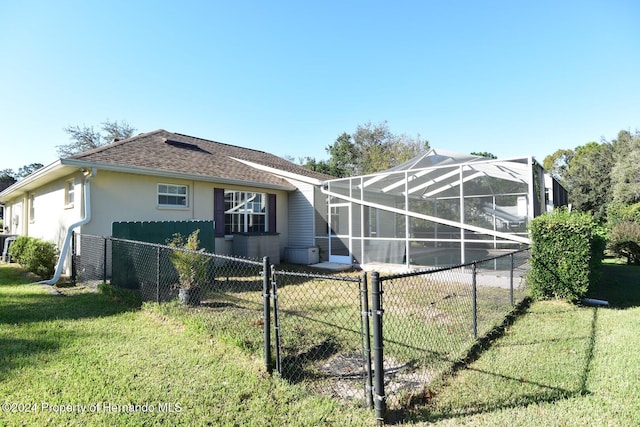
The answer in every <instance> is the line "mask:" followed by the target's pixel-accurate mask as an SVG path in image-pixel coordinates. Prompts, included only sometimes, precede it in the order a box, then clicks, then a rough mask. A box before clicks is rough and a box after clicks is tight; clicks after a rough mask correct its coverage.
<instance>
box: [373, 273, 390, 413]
mask: <svg viewBox="0 0 640 427" xmlns="http://www.w3.org/2000/svg"><path fill="white" fill-rule="evenodd" d="M371 302H372V304H373V363H374V374H375V387H374V389H375V401H374V405H375V409H376V421H377V423H378V425H383V424H384V415H385V412H386V410H387V402H386V398H385V395H384V357H383V351H382V347H383V334H382V314H383V308H382V286H381V285H380V274H379V273H378V272H377V271H374V272H373V273H371Z"/></svg>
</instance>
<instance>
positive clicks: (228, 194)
mask: <svg viewBox="0 0 640 427" xmlns="http://www.w3.org/2000/svg"><path fill="white" fill-rule="evenodd" d="M265 231H267V195H266V194H265V193H253V192H249V191H234V190H225V191H224V233H225V234H232V233H256V232H265Z"/></svg>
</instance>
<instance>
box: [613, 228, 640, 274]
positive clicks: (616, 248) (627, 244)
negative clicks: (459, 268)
mask: <svg viewBox="0 0 640 427" xmlns="http://www.w3.org/2000/svg"><path fill="white" fill-rule="evenodd" d="M608 246H609V249H611V250H612V251H613V252H614V253H615V254H616V255H618V256H620V257H624V258H627V264H640V224H639V223H637V222H635V221H620V222H618V223H617V224H615V225H614V226H612V227H611V230H610V231H609V243H608Z"/></svg>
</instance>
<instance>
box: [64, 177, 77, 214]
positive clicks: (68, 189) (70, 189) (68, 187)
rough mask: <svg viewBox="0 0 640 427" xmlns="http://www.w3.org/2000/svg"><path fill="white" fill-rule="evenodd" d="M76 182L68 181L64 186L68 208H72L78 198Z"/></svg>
mask: <svg viewBox="0 0 640 427" xmlns="http://www.w3.org/2000/svg"><path fill="white" fill-rule="evenodd" d="M75 193H76V183H75V182H74V180H69V181H67V182H66V184H65V187H64V204H65V207H67V208H72V207H73V203H74V202H75V198H76V195H75Z"/></svg>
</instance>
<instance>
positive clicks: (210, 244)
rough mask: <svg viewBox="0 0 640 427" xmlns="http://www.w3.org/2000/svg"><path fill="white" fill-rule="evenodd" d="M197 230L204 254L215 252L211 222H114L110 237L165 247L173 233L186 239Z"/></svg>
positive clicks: (213, 230) (213, 231)
mask: <svg viewBox="0 0 640 427" xmlns="http://www.w3.org/2000/svg"><path fill="white" fill-rule="evenodd" d="M198 229H199V230H200V234H199V235H198V239H199V240H200V247H201V248H204V250H205V251H206V252H211V253H213V252H215V238H214V233H215V227H214V222H213V221H142V222H139V221H136V222H114V223H113V225H112V226H111V235H112V236H113V237H116V238H118V239H127V240H136V241H139V242H147V243H158V244H161V245H166V244H167V240H169V239H171V237H173V235H174V234H175V233H180V234H182V235H183V236H184V237H185V238H186V237H187V236H189V234H191V233H193V232H194V231H196V230H198Z"/></svg>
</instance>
